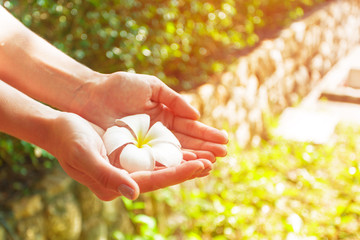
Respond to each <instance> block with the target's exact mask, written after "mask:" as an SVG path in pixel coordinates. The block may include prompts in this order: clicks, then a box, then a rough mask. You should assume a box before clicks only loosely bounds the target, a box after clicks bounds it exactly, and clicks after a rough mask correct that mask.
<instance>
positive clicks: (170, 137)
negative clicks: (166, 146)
mask: <svg viewBox="0 0 360 240" xmlns="http://www.w3.org/2000/svg"><path fill="white" fill-rule="evenodd" d="M146 140H148V144H149V145H150V146H153V145H154V144H156V143H157V142H169V143H173V144H175V145H176V146H179V147H181V145H180V142H179V140H178V139H177V138H176V137H175V135H174V134H173V133H172V132H171V131H170V130H169V129H167V128H166V127H165V126H164V125H163V124H162V123H161V122H156V123H155V124H154V125H153V126H152V127H151V128H150V130H149V132H148V134H147V135H146Z"/></svg>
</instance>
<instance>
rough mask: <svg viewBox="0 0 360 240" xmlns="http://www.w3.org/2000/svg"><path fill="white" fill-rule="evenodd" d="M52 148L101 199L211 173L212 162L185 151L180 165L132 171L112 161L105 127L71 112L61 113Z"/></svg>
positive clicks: (130, 194)
mask: <svg viewBox="0 0 360 240" xmlns="http://www.w3.org/2000/svg"><path fill="white" fill-rule="evenodd" d="M52 126H53V127H52V134H51V136H52V137H53V138H52V140H49V141H52V146H53V147H52V149H50V152H51V153H52V154H53V155H54V156H55V157H56V158H57V159H58V161H59V163H60V165H61V166H62V168H63V169H64V171H65V172H66V173H67V174H68V175H69V176H70V177H72V178H73V179H75V180H76V181H78V182H80V183H82V184H84V185H85V186H87V187H88V188H89V189H90V190H91V191H93V192H94V193H95V194H96V195H97V196H98V197H99V198H100V199H102V200H105V201H108V200H112V199H114V198H116V197H118V196H121V195H123V196H125V197H127V198H129V199H136V198H137V197H138V196H139V193H140V192H148V191H153V190H156V189H159V188H164V187H167V186H171V185H175V184H178V183H181V182H184V181H186V180H189V179H193V178H196V177H202V176H205V175H207V174H208V173H209V171H210V170H211V168H212V164H211V163H210V162H209V161H208V160H206V159H196V160H194V156H193V155H192V154H191V153H185V154H184V158H185V159H186V160H191V159H193V161H183V163H182V164H180V165H179V166H177V167H171V168H164V169H159V170H156V171H151V172H150V171H143V172H135V173H132V174H129V173H128V172H127V171H125V170H122V169H120V168H117V167H115V166H113V165H112V164H110V162H109V159H108V157H107V154H106V150H105V147H104V144H103V142H102V139H101V137H100V135H101V134H103V130H102V129H101V128H99V127H97V126H95V125H93V124H90V123H89V122H88V121H86V120H84V119H83V118H81V117H79V116H78V115H75V114H71V113H61V114H60V116H59V117H57V118H56V119H55V120H54V123H53V125H52Z"/></svg>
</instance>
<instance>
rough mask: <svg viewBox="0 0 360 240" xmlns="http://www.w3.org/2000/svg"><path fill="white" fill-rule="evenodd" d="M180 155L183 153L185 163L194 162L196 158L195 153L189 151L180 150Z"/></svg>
mask: <svg viewBox="0 0 360 240" xmlns="http://www.w3.org/2000/svg"><path fill="white" fill-rule="evenodd" d="M182 153H183V159H184V160H186V161H189V160H195V159H197V158H198V157H197V155H196V153H194V152H193V151H191V150H182Z"/></svg>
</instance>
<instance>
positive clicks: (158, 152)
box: [151, 142, 183, 167]
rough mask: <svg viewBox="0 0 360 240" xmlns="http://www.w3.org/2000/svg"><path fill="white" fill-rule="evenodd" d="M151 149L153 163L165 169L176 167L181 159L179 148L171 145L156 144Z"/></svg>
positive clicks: (164, 143)
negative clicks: (157, 163) (155, 162)
mask: <svg viewBox="0 0 360 240" xmlns="http://www.w3.org/2000/svg"><path fill="white" fill-rule="evenodd" d="M151 148H152V150H153V153H154V157H155V161H157V162H159V163H161V164H162V165H164V166H166V167H174V166H178V165H179V164H180V163H181V161H182V159H183V154H182V152H181V149H180V147H178V146H177V145H175V144H173V143H168V142H157V143H156V144H154V145H152V147H151Z"/></svg>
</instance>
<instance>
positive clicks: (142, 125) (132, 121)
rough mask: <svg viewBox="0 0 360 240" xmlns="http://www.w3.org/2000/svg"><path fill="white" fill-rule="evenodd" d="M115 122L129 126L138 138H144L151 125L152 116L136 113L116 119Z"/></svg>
mask: <svg viewBox="0 0 360 240" xmlns="http://www.w3.org/2000/svg"><path fill="white" fill-rule="evenodd" d="M115 124H117V125H118V126H120V127H123V126H128V127H129V128H130V129H131V130H132V131H133V132H134V133H135V135H136V138H137V139H144V137H145V135H146V133H147V131H148V130H149V127H150V117H149V115H147V114H136V115H131V116H126V117H123V118H121V119H116V120H115Z"/></svg>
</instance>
